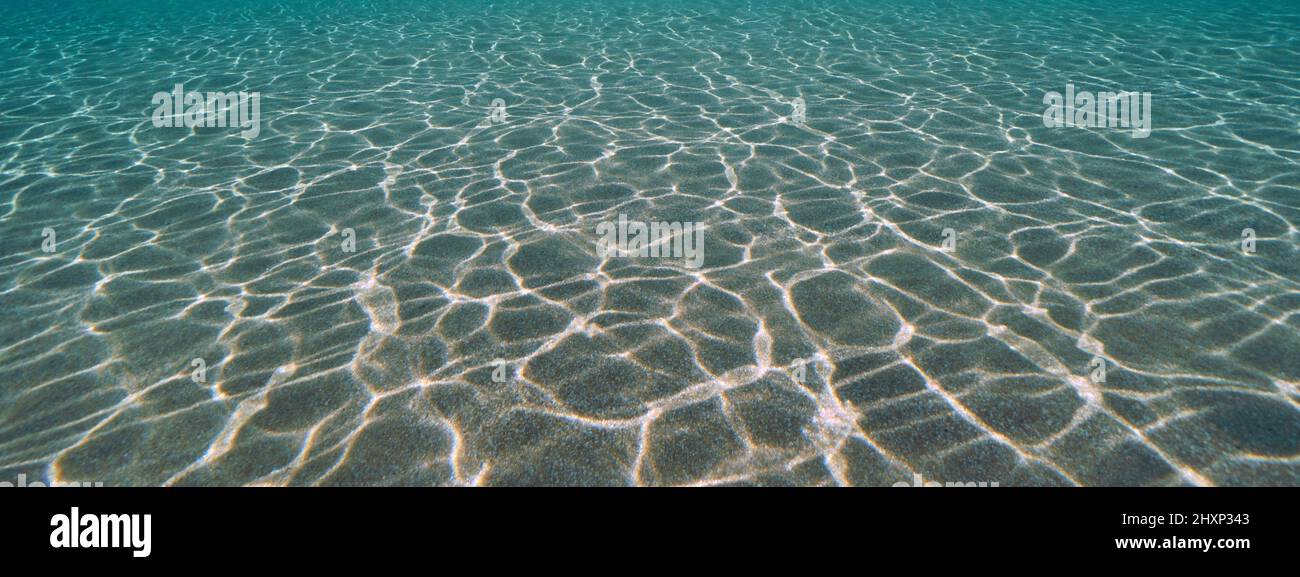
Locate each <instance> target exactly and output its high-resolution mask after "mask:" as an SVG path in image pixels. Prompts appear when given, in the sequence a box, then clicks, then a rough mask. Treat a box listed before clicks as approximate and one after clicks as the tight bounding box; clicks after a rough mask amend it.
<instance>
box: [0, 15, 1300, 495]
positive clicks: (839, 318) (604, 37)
mask: <svg viewBox="0 0 1300 577" xmlns="http://www.w3.org/2000/svg"><path fill="white" fill-rule="evenodd" d="M431 4H432V5H433V6H431ZM1159 4H1160V3H1151V2H1132V1H1127V0H1122V1H1117V2H1106V3H1102V4H1097V3H1091V4H1081V5H1075V4H1073V3H1065V2H973V1H972V2H960V1H958V2H951V3H949V2H923V1H894V2H883V3H882V2H844V3H840V2H822V1H818V2H795V3H789V2H770V3H768V2H752V3H751V2H738V1H735V0H720V1H717V2H707V3H705V2H676V1H656V2H630V1H626V0H610V1H609V2H591V3H586V2H550V3H541V2H532V3H513V2H507V3H497V4H495V5H493V6H490V7H489V6H486V5H482V4H480V3H452V4H440V3H426V2H418V3H407V2H395V1H386V0H381V1H376V2H361V3H356V2H349V3H338V4H335V3H333V2H324V3H316V2H289V3H279V4H273V3H267V2H229V3H219V4H218V5H215V6H216V7H217V8H222V10H220V11H216V12H211V13H209V12H208V10H211V9H212V6H209V5H207V4H201V5H200V4H192V3H179V2H177V3H168V2H164V3H156V2H147V3H146V2H98V3H91V2H71V3H60V4H58V5H51V4H50V3H45V2H40V3H22V2H17V3H6V5H5V6H4V7H3V8H0V16H2V17H3V18H4V19H5V21H6V22H7V24H6V26H5V27H4V28H3V29H2V30H0V70H4V71H5V77H4V79H3V80H0V136H2V137H3V138H2V139H0V243H2V246H3V248H4V251H3V253H2V254H3V256H2V257H0V480H12V478H14V477H17V476H18V475H19V474H26V475H28V476H29V477H30V478H44V479H46V480H62V481H98V482H103V483H104V484H105V485H158V484H176V485H206V484H219V485H233V484H277V485H279V484H287V485H313V484H317V485H336V484H347V485H353V484H358V485H387V484H413V485H437V484H477V485H505V484H583V485H587V484H591V485H631V484H640V485H683V484H729V483H751V484H763V485H782V484H794V485H892V484H894V483H897V482H911V481H912V480H913V479H915V478H916V476H917V475H920V476H922V477H923V478H924V479H925V480H927V481H928V480H934V481H941V482H943V481H963V482H972V481H987V482H997V483H999V484H1000V485H1002V486H1011V485H1279V484H1280V485H1297V484H1300V388H1298V387H1300V259H1298V258H1297V256H1298V255H1297V249H1296V241H1297V240H1298V239H1300V234H1298V232H1297V228H1296V227H1297V222H1300V163H1298V160H1300V129H1298V128H1297V127H1298V123H1300V40H1298V35H1297V31H1300V6H1298V5H1297V4H1295V3H1289V2H1251V3H1245V2H1242V3H1238V2H1215V3H1195V2H1189V3H1184V2H1180V3H1177V7H1162V6H1160V5H1159ZM180 82H183V83H185V86H186V88H187V89H190V90H201V91H226V90H245V91H258V92H260V93H261V95H262V101H261V112H262V128H261V134H260V135H259V136H258V137H257V138H255V139H251V140H245V139H244V138H242V137H241V136H240V135H239V133H238V131H237V130H234V129H219V128H212V129H198V130H187V129H174V128H155V127H153V126H152V124H151V123H150V121H149V115H150V113H151V111H152V110H153V106H152V104H151V103H150V97H151V95H153V94H154V93H155V92H158V91H167V90H170V89H171V87H172V86H173V85H174V84H175V83H180ZM1067 83H1074V84H1076V85H1079V86H1081V88H1080V89H1081V90H1083V89H1085V88H1086V89H1090V90H1131V91H1149V92H1151V93H1153V100H1154V114H1153V121H1154V127H1155V130H1154V131H1153V132H1152V134H1151V135H1150V137H1149V138H1145V139H1136V138H1133V137H1132V136H1131V134H1130V133H1129V132H1128V131H1126V130H1114V129H1110V130H1108V129H1082V128H1057V129H1047V128H1044V127H1043V122H1042V113H1043V108H1044V107H1043V105H1042V97H1043V94H1044V93H1045V92H1048V91H1063V90H1064V89H1065V85H1066V84H1067ZM796 97H799V98H803V99H804V101H805V102H806V105H807V113H806V116H807V119H806V123H803V124H799V123H797V122H794V121H793V119H792V111H793V107H792V104H791V103H792V102H793V99H794V98H796ZM498 98H499V99H501V100H502V101H503V102H504V103H505V104H506V105H507V109H508V120H507V121H506V122H505V123H504V124H492V123H490V122H488V120H489V114H490V112H491V103H492V102H493V100H495V99H498ZM619 214H626V215H628V217H629V218H632V219H639V220H642V221H686V222H702V223H704V225H705V226H706V232H705V253H704V254H705V262H704V266H703V267H702V268H700V269H695V270H693V269H690V268H687V267H685V266H682V263H681V262H680V261H678V260H673V259H616V258H602V257H601V256H600V255H599V254H598V252H597V245H596V241H597V238H598V236H597V234H596V227H597V225H598V224H599V223H601V222H607V221H613V220H615V219H616V218H617V217H618V215H619ZM47 227H49V228H52V229H54V230H55V232H56V233H57V238H58V245H57V247H58V248H57V251H55V252H54V253H51V254H47V253H44V252H42V250H41V243H42V239H43V236H42V231H43V229H45V228H47ZM946 228H951V229H953V231H954V233H955V235H956V245H955V249H954V250H951V251H946V250H943V246H942V243H943V230H944V229H946ZM1244 228H1252V229H1254V230H1255V231H1256V232H1257V235H1258V244H1257V252H1256V253H1255V254H1249V255H1247V254H1243V252H1242V251H1241V248H1240V242H1241V233H1242V230H1243V229H1244ZM345 229H352V230H353V231H354V232H355V235H356V236H355V238H356V245H357V246H356V251H355V252H347V251H345V250H344V247H343V242H344V233H343V231H344V230H345ZM1094 356H1101V357H1103V358H1104V360H1105V363H1106V378H1105V382H1102V383H1095V382H1094V381H1093V380H1091V379H1090V370H1091V367H1090V361H1091V360H1092V359H1093V357H1094ZM195 358H202V359H204V361H205V363H206V365H207V367H208V374H207V378H206V382H195V381H194V380H193V379H191V378H190V377H191V376H190V371H191V362H192V359H195ZM498 358H500V359H505V360H506V361H507V362H508V367H507V369H508V370H507V371H506V372H508V373H509V374H508V377H509V378H507V379H504V380H505V382H498V381H496V380H494V379H493V378H492V373H493V368H494V366H493V360H494V359H498ZM800 359H806V360H808V361H809V364H808V365H807V369H806V378H805V379H803V381H802V382H799V381H797V380H795V379H793V378H792V369H793V368H794V367H795V366H796V365H797V363H798V362H799V360H800Z"/></svg>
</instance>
